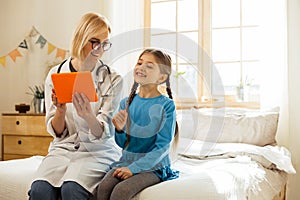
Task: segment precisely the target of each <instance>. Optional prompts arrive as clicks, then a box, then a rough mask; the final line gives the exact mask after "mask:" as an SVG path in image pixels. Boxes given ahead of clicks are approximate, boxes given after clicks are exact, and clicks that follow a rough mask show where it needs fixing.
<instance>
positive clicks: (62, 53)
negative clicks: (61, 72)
mask: <svg viewBox="0 0 300 200" xmlns="http://www.w3.org/2000/svg"><path fill="white" fill-rule="evenodd" d="M66 52H67V51H65V50H63V49H59V48H58V49H57V51H56V58H59V57H61V58H62V59H63V60H64V59H65V56H66Z"/></svg>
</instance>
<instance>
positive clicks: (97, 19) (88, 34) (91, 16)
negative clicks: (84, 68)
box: [71, 13, 111, 61]
mask: <svg viewBox="0 0 300 200" xmlns="http://www.w3.org/2000/svg"><path fill="white" fill-rule="evenodd" d="M105 31H107V33H111V27H110V24H109V21H108V20H107V19H106V17H104V16H102V15H100V14H98V13H87V14H85V15H83V16H82V18H81V20H80V21H79V24H78V25H77V28H76V29H75V31H74V34H73V39H72V43H71V55H72V57H74V58H78V59H79V60H81V61H82V60H84V58H85V57H86V55H84V52H83V51H82V49H83V47H84V46H85V45H86V44H87V43H88V42H89V40H90V39H91V38H93V37H95V35H98V34H99V33H103V32H105Z"/></svg>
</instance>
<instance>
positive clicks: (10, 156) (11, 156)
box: [2, 154, 31, 160]
mask: <svg viewBox="0 0 300 200" xmlns="http://www.w3.org/2000/svg"><path fill="white" fill-rule="evenodd" d="M29 157H31V155H18V154H3V157H2V159H3V160H14V159H22V158H29Z"/></svg>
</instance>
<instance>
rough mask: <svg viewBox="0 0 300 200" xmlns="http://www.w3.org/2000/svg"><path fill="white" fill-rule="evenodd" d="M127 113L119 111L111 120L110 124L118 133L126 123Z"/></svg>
mask: <svg viewBox="0 0 300 200" xmlns="http://www.w3.org/2000/svg"><path fill="white" fill-rule="evenodd" d="M127 116H128V113H127V111H126V110H120V112H118V113H117V114H116V115H115V116H114V117H113V118H112V122H113V124H114V126H115V127H116V129H117V130H118V131H122V130H123V128H124V127H125V124H126V121H127Z"/></svg>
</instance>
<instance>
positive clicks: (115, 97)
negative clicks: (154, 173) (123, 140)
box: [35, 58, 122, 193]
mask: <svg viewBox="0 0 300 200" xmlns="http://www.w3.org/2000/svg"><path fill="white" fill-rule="evenodd" d="M69 62H70V58H69V59H68V60H67V61H66V62H65V63H64V64H63V65H62V67H61V71H60V73H63V72H70V68H69ZM100 66H101V64H100V63H97V65H96V67H95V68H94V70H93V71H92V76H93V79H94V82H95V87H96V88H97V94H98V102H92V103H91V105H92V110H93V111H94V113H95V115H96V116H97V119H98V120H99V121H100V122H102V123H103V124H104V127H105V128H104V129H105V130H104V133H103V135H102V137H101V138H96V137H95V136H94V135H93V134H92V133H90V130H89V128H88V126H87V124H86V123H85V121H84V120H83V119H82V118H80V117H79V116H78V115H77V112H76V109H75V107H73V104H72V103H67V113H66V117H65V121H66V129H65V131H64V132H63V135H62V136H61V137H56V136H55V132H54V130H53V128H52V126H51V120H52V118H53V116H54V113H55V110H56V107H55V106H54V105H53V104H52V100H51V93H52V88H53V83H52V80H51V74H52V73H56V72H57V69H58V67H59V66H55V67H54V68H52V69H51V70H50V72H49V73H48V76H47V78H46V81H45V100H46V125H47V130H48V132H49V133H50V134H51V135H52V136H53V137H54V140H53V142H52V143H51V144H50V147H49V153H48V155H47V156H46V157H45V158H44V160H43V162H42V163H41V165H40V166H39V168H38V173H37V177H36V179H35V180H46V181H48V182H49V183H51V184H52V185H53V186H55V187H60V186H61V185H62V183H63V182H64V181H75V182H77V183H79V184H80V185H81V186H83V187H84V188H85V189H86V190H88V191H89V192H91V193H94V192H95V189H96V187H97V185H98V184H99V182H100V180H101V178H102V177H103V175H104V174H105V172H106V171H107V170H108V169H109V165H110V164H111V163H112V162H113V161H115V160H117V159H119V157H120V149H119V148H118V146H117V145H116V144H115V141H114V137H113V133H114V131H112V128H114V127H113V125H112V123H111V117H112V116H113V115H114V113H115V111H116V110H117V108H118V105H119V101H120V94H121V88H122V81H121V76H120V75H117V74H116V73H115V72H114V71H113V70H111V73H108V70H107V69H106V67H105V66H102V67H101V68H100V70H99V73H98V74H96V71H97V69H98V68H99V67H100Z"/></svg>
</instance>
